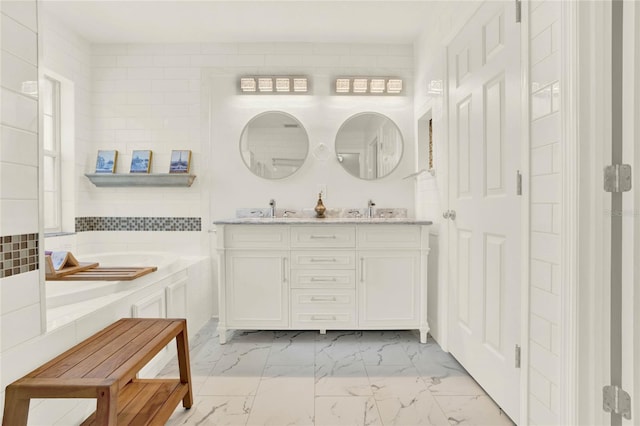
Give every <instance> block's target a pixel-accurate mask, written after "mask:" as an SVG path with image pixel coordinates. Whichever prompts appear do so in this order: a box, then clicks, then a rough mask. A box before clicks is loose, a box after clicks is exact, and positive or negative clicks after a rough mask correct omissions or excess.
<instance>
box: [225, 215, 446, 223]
mask: <svg viewBox="0 0 640 426" xmlns="http://www.w3.org/2000/svg"><path fill="white" fill-rule="evenodd" d="M213 223H214V224H215V225H319V224H326V225H431V224H432V223H433V222H432V221H430V220H424V219H410V218H406V217H394V218H378V217H376V218H372V219H369V218H356V217H353V218H351V217H327V218H324V219H321V218H316V217H274V218H271V217H241V218H231V219H223V220H216V221H214V222H213Z"/></svg>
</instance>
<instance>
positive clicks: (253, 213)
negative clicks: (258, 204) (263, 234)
mask: <svg viewBox="0 0 640 426" xmlns="http://www.w3.org/2000/svg"><path fill="white" fill-rule="evenodd" d="M249 214H250V215H251V217H255V216H256V215H258V217H264V213H263V212H262V210H251V212H249Z"/></svg>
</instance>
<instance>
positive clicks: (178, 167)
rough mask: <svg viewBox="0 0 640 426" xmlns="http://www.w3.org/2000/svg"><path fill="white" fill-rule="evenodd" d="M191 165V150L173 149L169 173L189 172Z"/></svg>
mask: <svg viewBox="0 0 640 426" xmlns="http://www.w3.org/2000/svg"><path fill="white" fill-rule="evenodd" d="M190 166H191V150H188V149H185V150H173V151H171V162H170V163H169V173H189V167H190Z"/></svg>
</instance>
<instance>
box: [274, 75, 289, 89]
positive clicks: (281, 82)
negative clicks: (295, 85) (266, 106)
mask: <svg viewBox="0 0 640 426" xmlns="http://www.w3.org/2000/svg"><path fill="white" fill-rule="evenodd" d="M290 86H291V80H289V79H288V78H283V77H277V78H276V92H288V91H290V90H291V88H290Z"/></svg>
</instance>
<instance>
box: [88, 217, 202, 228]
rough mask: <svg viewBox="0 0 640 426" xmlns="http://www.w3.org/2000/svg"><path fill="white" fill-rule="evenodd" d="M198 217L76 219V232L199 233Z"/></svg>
mask: <svg viewBox="0 0 640 426" xmlns="http://www.w3.org/2000/svg"><path fill="white" fill-rule="evenodd" d="M201 230H202V218H200V217H117V216H86V217H76V232H86V231H201Z"/></svg>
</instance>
